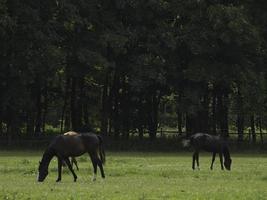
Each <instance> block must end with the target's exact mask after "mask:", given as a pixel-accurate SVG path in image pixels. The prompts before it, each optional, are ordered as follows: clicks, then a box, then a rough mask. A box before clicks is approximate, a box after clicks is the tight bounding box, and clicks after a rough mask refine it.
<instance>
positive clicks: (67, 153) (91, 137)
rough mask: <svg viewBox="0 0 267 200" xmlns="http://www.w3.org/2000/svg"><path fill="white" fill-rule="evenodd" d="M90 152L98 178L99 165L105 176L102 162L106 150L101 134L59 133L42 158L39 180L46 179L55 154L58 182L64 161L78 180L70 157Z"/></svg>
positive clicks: (94, 178) (94, 177)
mask: <svg viewBox="0 0 267 200" xmlns="http://www.w3.org/2000/svg"><path fill="white" fill-rule="evenodd" d="M86 152H87V153H88V154H89V156H90V158H91V161H92V164H93V167H94V176H93V180H96V173H97V166H98V167H99V168H100V171H101V176H102V178H105V174H104V170H103V166H102V164H104V163H105V152H104V149H103V140H102V138H101V136H99V135H95V134H93V133H84V134H74V135H59V136H57V137H56V138H55V139H54V140H53V141H52V142H51V143H50V145H49V146H48V148H47V149H46V150H45V152H44V154H43V157H42V160H41V162H40V164H39V168H38V172H39V173H38V177H37V180H38V181H39V182H42V181H44V179H45V178H46V176H47V175H48V166H49V163H50V161H51V160H52V158H53V157H54V156H56V157H57V159H58V178H57V182H59V181H61V170H62V163H63V161H64V162H65V163H66V164H67V166H68V168H69V170H70V171H71V173H72V175H73V178H74V182H75V181H76V180H77V175H76V174H75V172H74V171H73V168H72V165H71V162H70V160H69V157H77V156H81V155H83V154H84V153H86Z"/></svg>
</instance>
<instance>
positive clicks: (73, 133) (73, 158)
mask: <svg viewBox="0 0 267 200" xmlns="http://www.w3.org/2000/svg"><path fill="white" fill-rule="evenodd" d="M78 134H79V133H77V132H74V131H69V132H66V133H64V135H70V136H73V135H78ZM70 162H71V166H72V167H73V164H75V166H76V168H77V170H79V167H78V163H77V160H76V159H75V157H71V159H70ZM63 165H64V166H65V162H63Z"/></svg>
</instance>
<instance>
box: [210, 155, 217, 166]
mask: <svg viewBox="0 0 267 200" xmlns="http://www.w3.org/2000/svg"><path fill="white" fill-rule="evenodd" d="M215 157H216V152H213V154H212V160H211V165H210V170H212V169H213V163H214V161H215Z"/></svg>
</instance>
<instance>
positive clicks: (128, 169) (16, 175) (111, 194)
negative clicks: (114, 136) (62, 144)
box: [0, 151, 267, 200]
mask: <svg viewBox="0 0 267 200" xmlns="http://www.w3.org/2000/svg"><path fill="white" fill-rule="evenodd" d="M41 155H42V152H40V151H0V199H4V200H7V199H8V200H11V199H18V200H23V199H27V200H29V199H58V200H61V199H62V200H63V199H64V200H68V199H69V200H70V199H73V200H74V199H75V200H76V199H83V200H84V199H107V200H110V199H114V200H115V199H116V200H119V199H124V200H128V199H136V200H144V199H227V200H229V199H242V200H243V199H267V154H233V155H232V159H233V165H232V171H230V172H229V171H221V170H220V166H219V159H218V158H216V161H215V165H214V170H213V171H211V170H209V165H210V161H211V155H210V154H204V153H202V154H200V168H201V169H200V170H196V171H193V170H192V169H191V159H192V158H191V153H139V152H130V153H129V152H127V153H125V152H107V163H106V165H105V166H104V168H105V173H106V179H105V180H102V179H101V177H100V175H99V174H98V176H97V180H96V181H95V182H92V181H91V178H92V166H91V162H90V161H89V158H88V157H87V156H86V155H84V156H82V157H80V158H78V159H77V160H78V164H79V167H80V170H79V171H77V175H78V180H77V182H76V183H74V182H73V178H72V175H71V174H70V173H69V172H68V170H67V169H66V168H64V169H63V176H62V182H61V183H56V182H55V180H56V178H57V161H56V159H54V160H53V161H52V162H51V164H50V167H49V175H48V177H47V178H46V180H45V182H43V183H38V182H37V181H36V173H37V168H38V161H39V160H40V158H41Z"/></svg>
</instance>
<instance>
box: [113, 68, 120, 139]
mask: <svg viewBox="0 0 267 200" xmlns="http://www.w3.org/2000/svg"><path fill="white" fill-rule="evenodd" d="M119 89H120V77H119V75H118V72H117V71H115V74H114V84H113V100H114V101H113V128H114V137H115V138H116V139H118V138H119V136H120V121H119Z"/></svg>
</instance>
